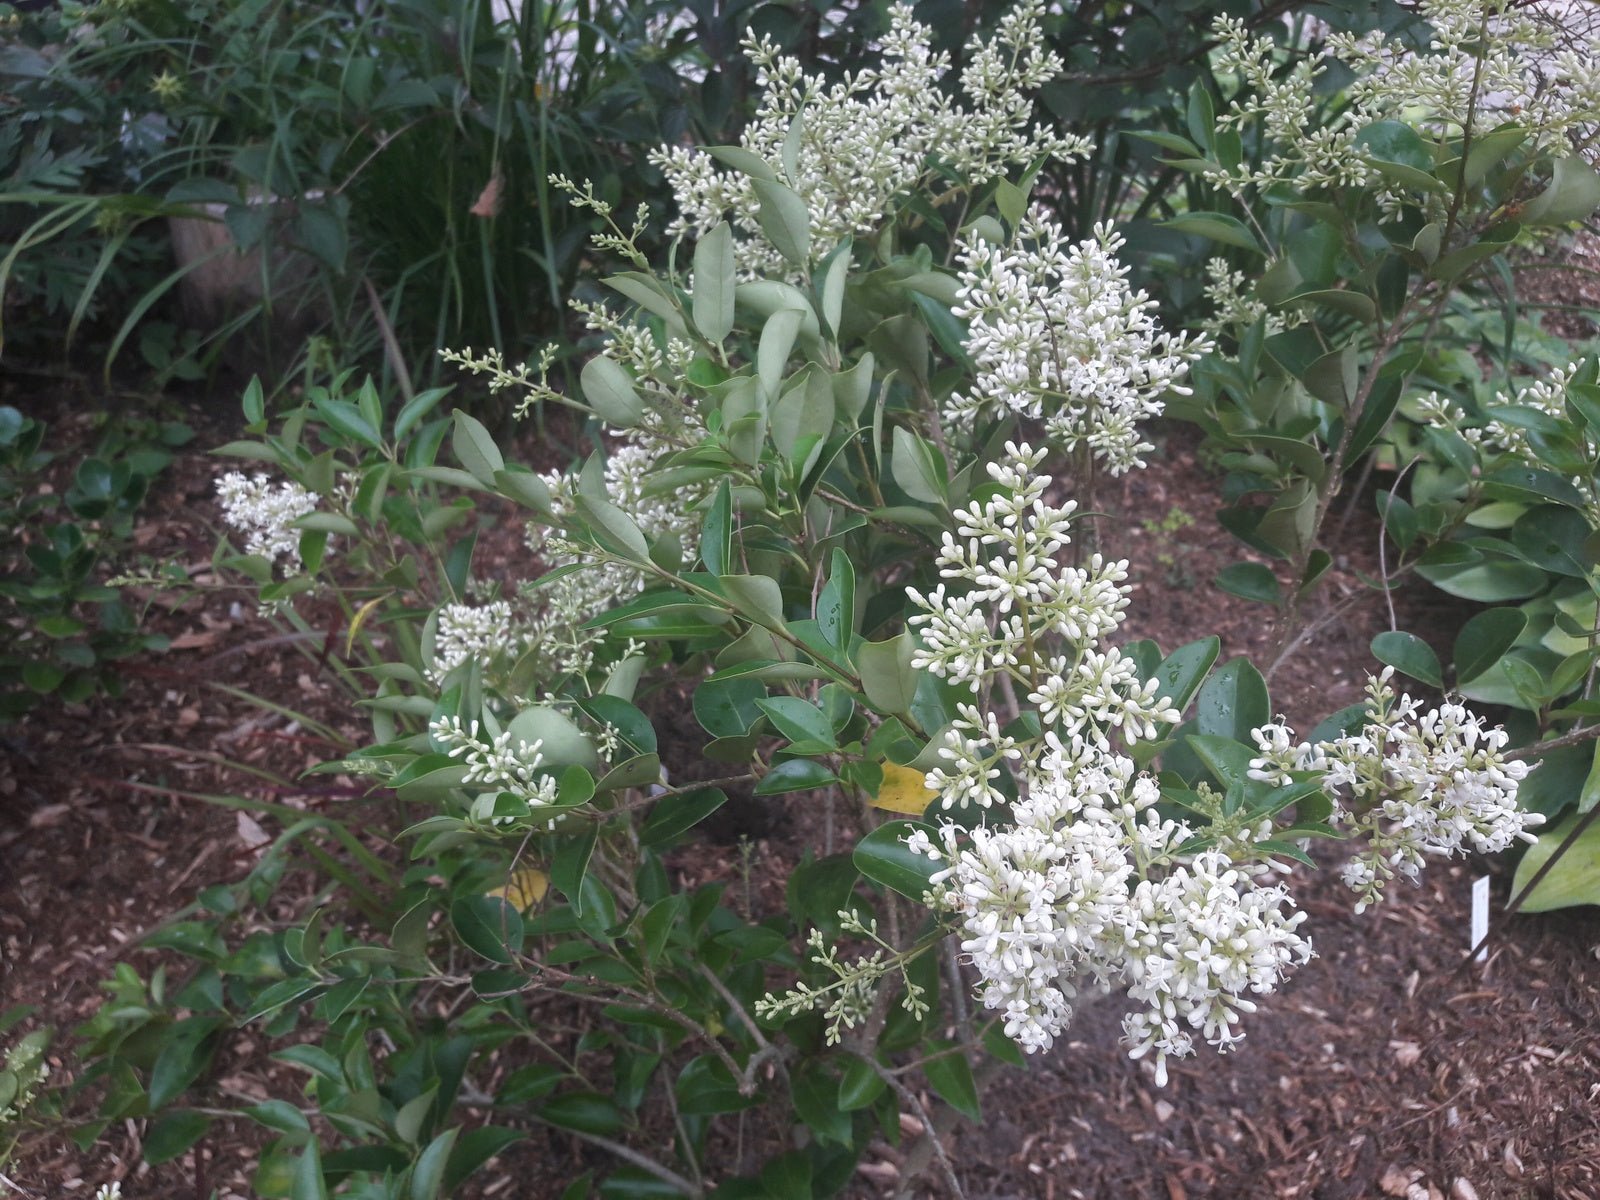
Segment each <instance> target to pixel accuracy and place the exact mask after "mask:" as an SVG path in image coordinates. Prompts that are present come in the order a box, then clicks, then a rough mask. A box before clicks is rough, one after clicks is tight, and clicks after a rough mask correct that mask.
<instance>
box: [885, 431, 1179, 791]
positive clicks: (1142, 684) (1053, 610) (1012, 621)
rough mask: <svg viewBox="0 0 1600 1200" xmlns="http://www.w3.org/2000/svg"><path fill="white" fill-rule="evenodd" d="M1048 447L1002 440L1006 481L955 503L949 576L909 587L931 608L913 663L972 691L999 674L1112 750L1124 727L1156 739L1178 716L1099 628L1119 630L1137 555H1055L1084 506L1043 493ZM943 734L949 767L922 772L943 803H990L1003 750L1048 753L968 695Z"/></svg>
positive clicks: (916, 622) (1013, 758)
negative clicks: (977, 498)
mask: <svg viewBox="0 0 1600 1200" xmlns="http://www.w3.org/2000/svg"><path fill="white" fill-rule="evenodd" d="M1044 457H1045V451H1043V450H1034V449H1032V448H1030V447H1028V446H1025V445H1024V446H1017V445H1015V444H1012V443H1008V444H1007V445H1006V458H1005V459H1004V460H1003V461H1001V462H997V463H991V464H990V466H989V475H990V477H991V478H992V479H993V480H994V481H995V482H996V483H997V484H999V485H1000V489H1001V490H1000V492H999V493H998V494H996V495H995V496H994V497H992V498H991V499H988V500H985V501H983V502H982V503H973V504H971V505H969V506H968V507H966V508H964V509H962V510H960V511H958V512H957V513H956V514H955V517H956V521H957V526H956V532H955V533H954V534H952V533H948V532H947V533H946V534H945V535H944V546H943V548H942V549H941V550H940V552H939V556H938V559H937V562H938V566H939V568H940V571H939V573H940V575H941V576H942V577H943V578H944V579H946V580H950V581H952V583H958V585H959V586H960V587H961V590H960V592H959V593H953V592H951V591H950V590H949V589H948V588H947V586H946V584H944V583H940V584H939V585H937V586H936V587H935V588H934V589H933V590H932V591H931V592H929V593H928V594H927V595H924V594H922V593H921V592H918V591H916V590H915V589H914V588H910V589H907V595H909V596H910V598H911V600H912V601H913V602H914V603H915V604H916V605H917V607H918V608H920V609H922V610H923V611H922V612H920V613H917V614H916V615H915V616H913V617H912V618H911V624H912V626H913V627H915V628H916V629H917V631H918V632H919V634H920V635H921V638H922V645H921V646H920V647H918V649H917V650H916V651H915V652H914V654H913V656H912V665H913V666H915V667H917V668H918V669H921V670H927V671H931V672H933V673H934V674H935V675H938V676H940V677H942V678H945V679H948V680H950V681H951V682H952V683H958V684H965V685H966V686H967V687H968V688H969V689H970V690H971V691H972V692H973V693H974V695H977V694H979V693H987V691H988V689H989V688H990V687H992V686H993V685H994V684H996V683H997V682H1000V681H1002V680H1003V681H1004V683H1003V684H1002V686H1007V687H1011V688H1012V689H1014V690H1016V691H1020V692H1022V693H1024V694H1025V695H1027V697H1028V700H1029V701H1030V702H1031V703H1033V704H1035V705H1037V706H1038V709H1039V715H1040V718H1041V720H1042V722H1043V723H1044V727H1045V728H1058V729H1061V730H1063V731H1064V732H1065V733H1066V734H1067V736H1069V737H1070V736H1079V737H1083V738H1086V739H1087V740H1088V741H1090V742H1091V743H1092V744H1094V745H1095V746H1096V747H1099V748H1101V749H1105V748H1109V746H1110V740H1109V732H1110V731H1111V730H1112V729H1120V730H1121V731H1122V735H1123V737H1124V738H1125V739H1127V740H1129V741H1136V740H1139V739H1148V738H1154V737H1156V736H1157V735H1158V731H1159V729H1160V727H1161V726H1163V725H1166V724H1170V723H1173V722H1175V721H1177V719H1178V714H1177V713H1176V712H1175V711H1174V710H1173V708H1172V704H1171V702H1170V701H1168V700H1167V699H1166V698H1165V697H1161V696H1158V695H1156V686H1157V685H1156V683H1155V682H1154V681H1145V680H1142V679H1140V678H1139V675H1138V671H1137V670H1136V669H1135V667H1134V664H1133V662H1132V660H1130V659H1127V658H1125V657H1123V655H1122V653H1121V652H1120V651H1118V650H1116V649H1115V648H1110V649H1105V650H1101V649H1100V648H1099V645H1098V643H1099V641H1100V639H1102V638H1104V637H1105V636H1106V635H1107V634H1109V633H1111V632H1112V631H1113V630H1115V629H1116V627H1117V626H1118V624H1120V623H1121V620H1122V611H1123V609H1124V608H1126V607H1127V603H1128V590H1129V589H1128V588H1126V587H1124V586H1123V581H1124V580H1125V579H1127V577H1128V564H1127V563H1126V562H1125V561H1124V562H1107V561H1105V560H1104V559H1102V558H1101V557H1100V556H1099V555H1098V554H1096V555H1092V556H1091V557H1090V559H1089V562H1088V565H1087V566H1086V567H1075V566H1068V565H1064V564H1062V563H1061V562H1060V561H1059V559H1060V557H1061V555H1062V552H1063V550H1064V549H1065V548H1066V546H1067V545H1068V543H1069V542H1070V541H1071V537H1070V533H1069V530H1070V528H1071V520H1072V514H1073V512H1074V511H1075V510H1076V508H1077V505H1076V504H1075V503H1074V502H1072V501H1068V502H1067V503H1066V504H1065V505H1062V506H1056V505H1052V504H1050V503H1049V502H1048V501H1047V500H1046V499H1045V491H1046V489H1047V488H1048V487H1049V486H1050V483H1051V478H1050V476H1048V475H1044V474H1041V473H1039V471H1038V467H1039V464H1040V463H1041V462H1043V460H1044ZM958 712H959V715H958V718H957V720H956V721H955V722H954V723H953V725H952V726H951V728H950V729H949V730H948V731H947V732H946V735H945V742H944V745H943V746H942V747H941V749H940V755H941V757H942V758H943V759H944V765H942V766H940V767H937V768H936V769H934V770H933V771H931V772H929V774H928V777H927V784H928V786H929V787H930V788H932V789H934V790H935V791H937V792H939V793H940V795H941V797H942V803H943V805H944V807H946V808H949V807H951V806H953V805H966V804H979V805H983V806H988V805H989V804H991V803H993V802H994V801H996V800H998V799H1000V798H1001V797H1002V793H1001V791H1000V790H999V789H998V787H997V781H998V780H999V779H1000V776H1001V774H1002V772H1003V769H1004V764H1005V763H1007V762H1019V761H1026V760H1028V759H1029V758H1030V756H1032V757H1036V756H1037V755H1038V754H1039V753H1040V752H1041V747H1042V743H1041V742H1040V741H1038V740H1037V739H1035V740H1033V741H1031V742H1027V743H1024V742H1019V741H1018V740H1017V739H1016V738H1014V737H1010V736H1007V735H1006V734H1004V733H1002V731H1001V729H1000V724H999V721H998V719H997V718H996V717H995V715H994V714H993V713H987V714H986V713H981V712H979V710H978V708H977V707H976V706H975V705H971V704H963V705H960V706H959V708H958Z"/></svg>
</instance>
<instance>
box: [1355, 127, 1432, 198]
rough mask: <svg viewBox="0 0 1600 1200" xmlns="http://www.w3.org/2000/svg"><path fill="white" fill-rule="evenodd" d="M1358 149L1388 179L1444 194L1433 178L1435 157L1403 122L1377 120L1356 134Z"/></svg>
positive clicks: (1369, 163) (1356, 147)
mask: <svg viewBox="0 0 1600 1200" xmlns="http://www.w3.org/2000/svg"><path fill="white" fill-rule="evenodd" d="M1354 148H1355V150H1356V151H1357V152H1358V153H1361V154H1362V155H1363V157H1364V158H1365V159H1366V161H1367V164H1368V165H1369V166H1371V167H1372V168H1373V169H1374V170H1376V171H1377V172H1378V173H1379V174H1380V175H1382V176H1383V177H1384V178H1385V179H1387V180H1389V181H1390V182H1392V183H1398V184H1400V185H1401V186H1402V187H1408V188H1414V189H1416V190H1418V191H1427V192H1442V191H1445V190H1447V189H1446V188H1445V185H1444V184H1443V183H1441V182H1440V181H1439V180H1438V179H1436V178H1434V175H1433V154H1432V153H1431V152H1430V151H1429V149H1428V146H1427V143H1425V142H1424V141H1423V140H1422V138H1421V137H1419V136H1418V134H1417V131H1416V130H1414V129H1412V128H1411V126H1409V125H1407V124H1405V123H1404V122H1403V121H1376V122H1374V123H1373V124H1371V125H1368V126H1367V127H1366V128H1365V129H1363V130H1362V131H1361V132H1360V133H1358V134H1357V135H1356V139H1355V144H1354Z"/></svg>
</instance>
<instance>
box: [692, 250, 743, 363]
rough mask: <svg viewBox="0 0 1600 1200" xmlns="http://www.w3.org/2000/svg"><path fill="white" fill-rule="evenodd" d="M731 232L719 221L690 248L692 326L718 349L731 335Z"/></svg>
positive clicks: (736, 280)
mask: <svg viewBox="0 0 1600 1200" xmlns="http://www.w3.org/2000/svg"><path fill="white" fill-rule="evenodd" d="M737 283H738V279H737V278H736V276H735V272H734V262H733V230H732V229H731V228H730V227H729V225H728V223H727V222H726V221H719V222H717V224H716V225H715V226H714V227H713V228H712V229H710V230H708V231H707V232H706V234H705V235H704V236H703V237H701V239H700V242H699V244H698V245H696V246H695V248H694V279H693V287H694V293H693V296H692V298H691V300H692V306H693V316H694V325H695V328H696V329H698V330H699V331H700V333H701V335H702V336H703V337H704V338H705V339H706V341H708V342H711V343H712V344H713V345H721V343H722V341H723V339H724V338H726V337H727V336H728V334H729V333H731V332H732V331H733V292H734V287H735V285H736V284H737Z"/></svg>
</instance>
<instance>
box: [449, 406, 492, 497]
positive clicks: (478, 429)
mask: <svg viewBox="0 0 1600 1200" xmlns="http://www.w3.org/2000/svg"><path fill="white" fill-rule="evenodd" d="M451 416H452V418H453V419H454V421H455V426H454V428H453V429H452V430H451V433H450V448H451V450H453V451H454V452H455V456H456V461H458V462H459V463H460V464H461V465H462V466H463V467H465V468H466V470H467V473H468V474H469V475H471V476H472V477H473V478H474V479H476V480H477V481H478V482H479V483H481V484H483V486H484V487H486V488H492V487H494V476H495V472H496V471H500V470H503V469H504V468H505V465H506V460H505V457H504V456H503V455H502V454H501V453H500V448H499V447H498V446H496V445H495V444H494V438H492V437H491V436H490V435H489V431H488V430H487V429H485V428H484V426H483V422H482V421H480V420H478V419H477V418H476V417H474V416H471V415H469V414H468V413H467V412H465V411H464V410H462V409H459V408H458V409H456V410H455V412H454V413H452V414H451Z"/></svg>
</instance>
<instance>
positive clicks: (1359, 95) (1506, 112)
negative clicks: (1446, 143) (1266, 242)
mask: <svg viewBox="0 0 1600 1200" xmlns="http://www.w3.org/2000/svg"><path fill="white" fill-rule="evenodd" d="M1583 7H1584V6H1581V5H1574V4H1570V3H1567V2H1566V0H1419V3H1418V4H1417V10H1418V13H1419V15H1420V16H1421V17H1422V18H1423V19H1424V20H1425V21H1427V23H1428V25H1429V27H1430V28H1431V30H1432V37H1431V39H1430V41H1429V45H1428V52H1427V53H1426V54H1419V53H1417V52H1415V51H1414V50H1413V49H1412V48H1411V47H1410V46H1408V45H1406V44H1405V43H1404V42H1402V41H1400V40H1399V39H1396V38H1393V37H1388V36H1385V35H1384V34H1383V33H1382V32H1381V31H1373V32H1371V33H1367V34H1363V35H1361V36H1359V37H1358V36H1356V35H1353V34H1335V35H1333V36H1332V37H1330V38H1329V39H1328V44H1329V48H1330V51H1331V52H1332V53H1333V54H1334V55H1335V56H1336V57H1337V58H1338V59H1339V60H1340V61H1341V62H1343V63H1344V64H1345V65H1346V66H1347V67H1349V68H1351V69H1352V70H1353V71H1355V72H1356V79H1355V80H1354V81H1353V82H1352V83H1351V85H1350V89H1349V93H1350V98H1351V99H1352V101H1354V103H1355V104H1356V105H1357V106H1358V108H1359V109H1361V110H1362V111H1363V112H1366V113H1370V114H1372V116H1371V117H1370V118H1369V119H1374V120H1375V119H1378V118H1380V117H1386V116H1387V117H1392V116H1398V115H1399V114H1401V113H1405V112H1421V113H1422V114H1424V119H1425V120H1426V121H1427V122H1428V123H1429V124H1431V125H1434V126H1435V127H1437V128H1438V130H1439V132H1440V133H1442V134H1444V135H1446V136H1457V135H1459V134H1460V133H1461V131H1462V130H1463V129H1465V128H1468V127H1469V125H1470V126H1475V127H1476V128H1477V129H1479V130H1486V129H1492V128H1493V127H1494V126H1496V125H1499V124H1500V123H1502V122H1504V121H1513V122H1515V123H1516V124H1517V125H1518V126H1519V127H1521V128H1524V129H1526V130H1527V132H1528V137H1529V139H1530V142H1531V143H1532V144H1533V145H1534V146H1537V147H1538V148H1540V149H1544V150H1551V151H1554V152H1556V153H1560V154H1568V153H1573V152H1575V151H1576V152H1583V151H1584V150H1586V149H1587V148H1588V147H1589V144H1590V143H1591V141H1592V135H1593V133H1594V126H1595V123H1596V121H1597V120H1600V64H1597V63H1596V61H1595V57H1594V47H1593V45H1592V42H1591V35H1592V33H1593V31H1594V22H1593V20H1592V19H1591V18H1589V17H1588V14H1586V13H1584V12H1582V11H1581V10H1582V8H1583Z"/></svg>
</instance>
